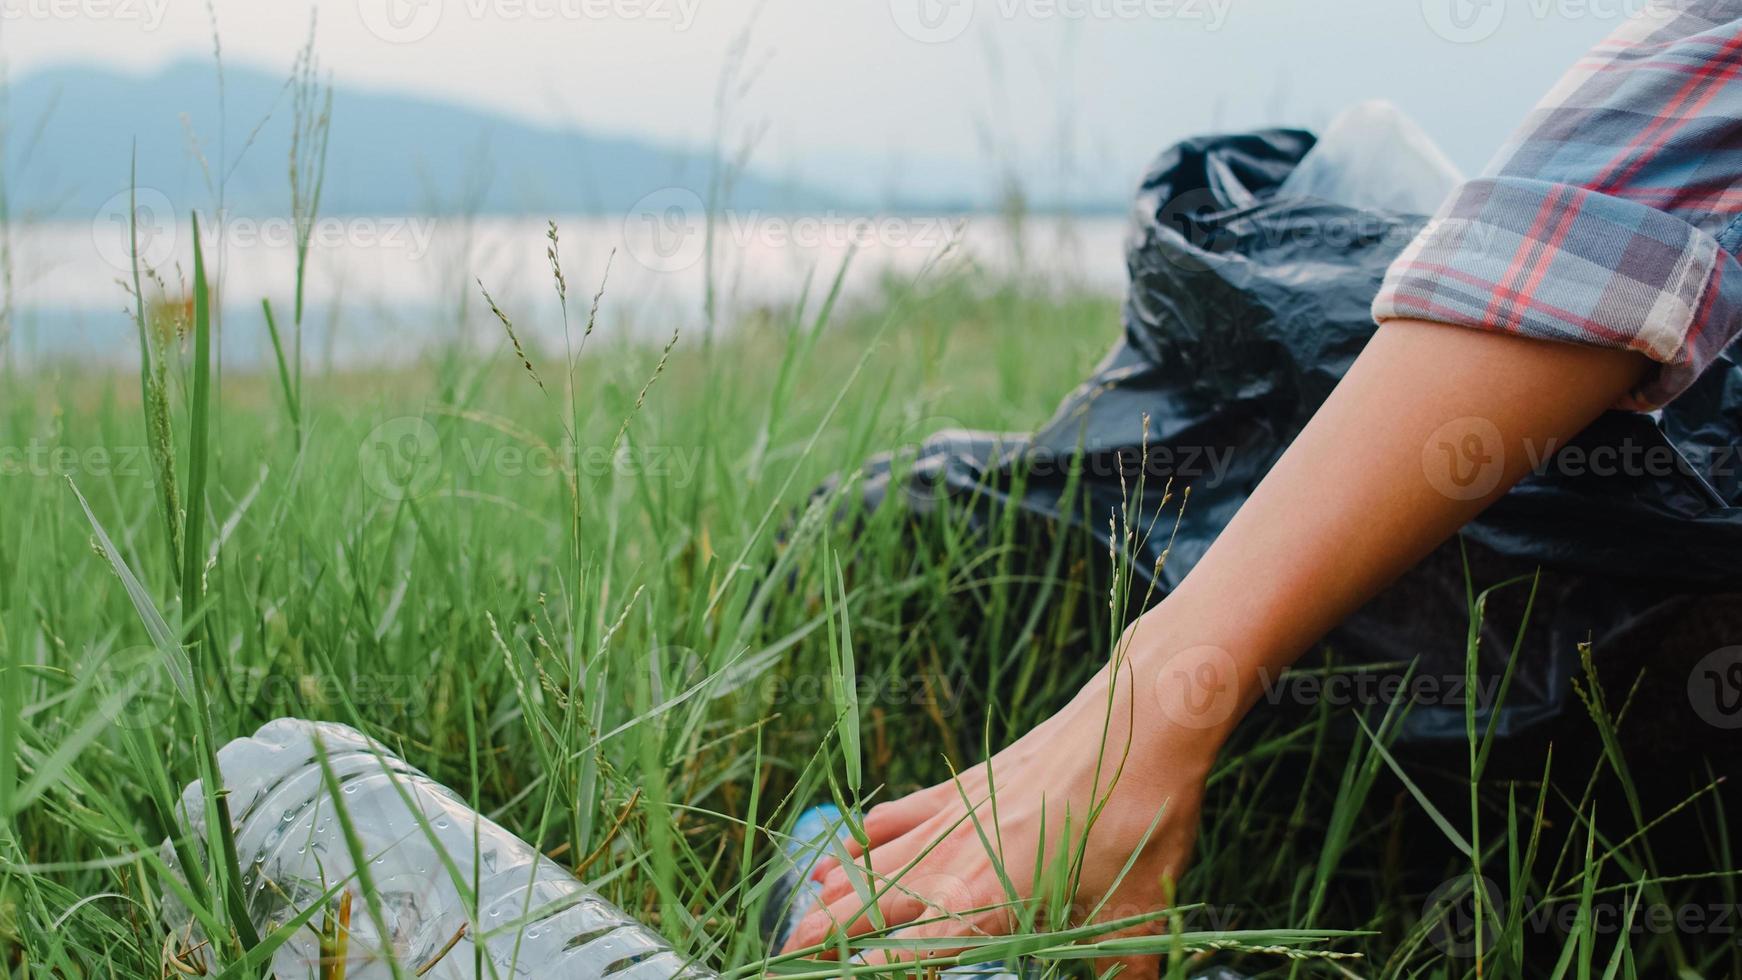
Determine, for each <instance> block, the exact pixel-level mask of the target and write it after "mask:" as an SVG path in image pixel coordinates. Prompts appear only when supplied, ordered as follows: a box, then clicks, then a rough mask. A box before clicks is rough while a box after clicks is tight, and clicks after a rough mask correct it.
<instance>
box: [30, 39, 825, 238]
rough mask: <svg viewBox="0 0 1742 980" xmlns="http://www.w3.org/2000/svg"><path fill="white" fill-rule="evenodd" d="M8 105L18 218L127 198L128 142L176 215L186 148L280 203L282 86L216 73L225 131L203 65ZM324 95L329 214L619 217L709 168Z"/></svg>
mask: <svg viewBox="0 0 1742 980" xmlns="http://www.w3.org/2000/svg"><path fill="white" fill-rule="evenodd" d="M7 96H8V97H7V100H6V101H7V106H6V111H7V115H8V118H7V119H6V128H7V133H8V139H7V140H6V151H5V152H6V155H7V160H6V167H7V170H6V175H7V180H8V183H9V187H8V192H9V195H10V201H9V203H10V205H11V209H12V213H13V215H14V216H15V217H47V218H82V217H84V216H86V215H90V214H93V213H96V212H97V211H99V210H100V209H102V208H103V207H104V206H105V204H106V203H108V202H110V201H111V199H112V198H113V196H114V195H116V194H117V193H121V192H124V191H125V190H126V189H127V187H128V161H129V157H130V155H131V154H132V153H133V148H134V146H135V145H137V150H138V153H137V156H138V161H139V176H138V184H139V186H140V187H142V188H153V189H155V190H158V191H161V192H162V193H163V194H165V195H167V196H168V197H169V198H170V200H171V201H172V202H173V203H175V204H176V205H177V206H178V207H180V206H188V205H193V206H201V207H205V206H210V204H211V202H212V200H213V195H212V192H211V191H210V189H209V188H208V185H207V178H206V176H205V174H204V171H203V168H202V166H201V164H200V163H199V162H198V160H197V159H196V157H195V155H194V153H193V152H192V146H193V145H194V144H193V140H196V139H197V141H198V145H199V147H200V152H201V153H202V154H203V155H204V156H205V158H206V159H207V160H208V161H209V162H210V166H211V169H212V170H213V171H214V173H216V172H217V171H218V170H219V163H220V159H222V160H224V161H227V167H228V169H229V175H228V177H227V180H226V188H225V197H226V206H227V207H228V208H230V209H231V210H232V211H236V212H242V213H252V214H284V213H285V212H286V211H287V209H288V206H289V205H288V199H289V181H288V178H287V176H286V172H287V168H288V161H289V153H290V131H291V106H290V99H289V95H288V93H287V92H286V91H285V87H284V79H283V78H282V77H279V76H274V75H271V74H268V73H265V72H261V71H258V70H254V69H250V68H245V67H237V66H235V65H226V66H225V72H224V108H223V114H222V115H223V120H224V121H226V122H227V123H228V125H227V127H220V125H219V122H220V113H219V102H218V86H217V83H216V77H215V71H214V68H213V66H212V64H211V63H210V62H198V61H185V62H180V63H177V64H174V65H171V66H169V67H167V68H164V69H162V70H161V71H158V72H157V73H155V74H151V75H145V76H137V75H128V74H121V73H117V72H113V71H109V70H106V69H103V68H98V67H94V66H87V67H76V68H75V67H63V68H56V69H51V70H44V71H40V72H36V73H34V74H30V75H26V76H23V77H21V78H19V79H17V80H16V81H14V83H13V84H12V85H11V88H10V91H9V92H8V93H7ZM333 101H334V105H333V114H332V137H331V143H330V150H329V154H328V161H327V173H328V177H327V182H326V185H325V191H324V197H323V201H322V208H321V210H322V211H323V213H326V214H335V215H336V214H411V213H424V212H428V211H432V210H441V211H453V210H459V209H462V208H472V209H475V210H476V211H478V212H479V213H484V214H510V213H511V214H621V213H624V212H625V211H626V210H628V209H629V208H631V207H632V206H633V205H634V204H635V202H637V201H639V200H641V199H642V198H643V197H644V196H646V195H648V194H649V193H652V192H655V191H660V190H662V189H665V188H671V187H678V188H684V189H687V190H689V191H693V192H695V193H697V194H699V195H701V196H703V197H705V196H706V195H707V188H708V178H709V173H710V161H709V160H708V158H707V156H706V155H705V154H701V153H697V152H695V151H693V150H686V149H682V148H677V147H669V146H659V145H656V144H654V143H650V142H646V141H643V140H636V139H631V138H623V137H614V136H605V135H600V134H597V133H589V132H585V131H577V130H567V129H560V128H556V127H551V126H545V125H540V124H537V123H533V122H528V121H524V120H520V119H515V118H512V117H508V116H504V115H498V114H494V113H491V112H488V111H485V110H480V109H475V108H470V107H466V106H461V105H456V104H453V103H449V102H441V101H437V100H434V99H425V98H420V97H418V96H415V95H408V94H403V93H389V92H379V91H371V90H367V89H361V88H353V87H338V88H337V89H336V90H335V92H334V99H333ZM268 117H269V118H268ZM262 119H265V120H266V122H265V123H264V125H262V124H261V120H262ZM221 128H224V129H225V133H224V137H225V139H226V141H227V145H226V146H224V147H222V148H220V146H219V138H220V129H221ZM250 139H251V140H252V141H251V142H250ZM244 144H248V145H247V147H246V150H244ZM731 203H732V205H733V206H734V207H738V208H759V209H763V210H770V211H774V210H783V211H802V210H817V209H822V208H831V207H846V206H850V204H849V203H848V202H845V201H843V200H842V199H841V198H840V197H839V196H837V195H835V194H833V193H830V192H827V191H824V190H822V189H818V188H815V187H810V186H806V185H803V184H800V183H796V182H793V181H789V180H779V179H774V178H771V177H767V176H764V175H761V174H758V173H756V172H750V173H746V174H741V175H739V176H738V178H737V179H736V181H735V182H734V186H733V192H732V198H731Z"/></svg>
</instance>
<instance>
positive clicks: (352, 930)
mask: <svg viewBox="0 0 1742 980" xmlns="http://www.w3.org/2000/svg"><path fill="white" fill-rule="evenodd" d="M317 737H318V738H319V739H320V742H321V744H322V746H323V747H324V749H325V752H326V756H327V764H328V766H329V767H330V769H331V772H332V777H333V778H332V780H331V782H330V783H329V781H328V780H326V779H325V778H324V774H323V771H322V766H321V764H320V761H319V757H318V755H317V754H316V749H315V740H316V738H317ZM218 768H219V770H220V774H221V776H222V777H223V781H224V786H225V788H226V789H227V790H228V791H229V807H230V814H231V819H232V820H233V821H234V824H235V832H236V852H237V855H238V858H239V864H240V866H241V868H242V874H243V879H242V889H243V894H244V897H245V900H246V903H247V908H248V916H249V918H250V919H252V920H253V922H254V926H255V928H256V929H257V930H258V931H259V932H260V934H261V935H262V936H265V935H268V934H269V933H271V932H272V931H273V930H276V929H277V928H278V927H279V926H282V925H284V924H285V923H286V922H288V921H291V920H292V919H294V918H296V917H297V916H298V915H299V914H301V913H302V912H303V911H304V910H306V909H308V908H309V907H310V906H318V907H320V908H319V909H318V911H316V912H315V913H314V915H313V916H312V917H311V918H309V919H308V921H307V923H306V924H305V925H304V926H302V927H301V928H299V929H297V930H296V931H295V932H294V933H293V934H292V936H291V938H290V939H289V940H288V941H287V942H286V943H285V944H284V945H283V946H282V947H280V948H279V949H278V950H277V952H276V953H275V954H274V955H273V958H272V970H273V974H274V975H275V976H276V977H278V978H280V980H304V978H308V980H321V978H324V977H328V976H344V977H346V978H348V980H390V978H392V977H393V975H394V974H393V971H392V969H391V968H390V966H389V965H388V962H387V959H386V956H385V952H386V949H387V948H388V947H389V946H390V947H391V948H392V951H393V955H394V957H395V958H396V959H397V961H398V963H399V966H400V973H401V975H402V976H418V977H425V978H430V980H462V978H464V980H472V978H474V977H491V976H495V977H499V978H510V977H537V978H539V980H596V978H599V977H604V976H610V977H611V978H612V980H707V978H712V977H715V976H716V974H714V973H713V972H711V971H708V970H704V969H700V968H698V967H696V966H693V965H691V964H689V963H686V962H685V960H684V959H683V957H681V956H680V955H679V954H678V953H676V952H674V951H673V950H672V948H671V947H670V946H669V945H668V944H667V943H666V942H665V941H664V940H663V939H661V938H660V937H659V936H658V935H657V934H656V933H654V932H653V931H652V930H651V929H648V928H647V927H645V926H643V925H641V924H640V923H638V922H636V921H635V920H634V919H631V918H630V917H629V916H628V915H627V914H626V913H625V912H623V911H622V910H621V909H618V908H617V907H616V906H614V905H612V904H611V903H610V902H607V901H605V899H603V898H601V897H600V896H599V895H598V894H597V893H595V892H594V891H593V890H592V889H590V888H588V887H587V886H586V885H585V884H583V883H581V881H580V880H578V879H577V878H575V876H574V875H572V874H570V873H569V872H568V871H567V870H566V869H564V868H563V867H561V866H560V865H558V864H557V863H556V862H554V861H552V860H550V859H549V858H547V857H545V856H544V855H543V854H540V853H539V852H538V851H537V850H536V849H535V848H533V847H532V846H531V845H529V844H527V843H526V842H525V841H522V840H521V839H519V838H518V837H516V836H514V835H513V834H511V833H509V832H508V831H507V830H504V829H503V828H502V827H500V826H498V825H497V824H496V823H494V822H493V821H491V820H490V819H489V818H487V817H484V816H481V815H479V814H478V813H476V812H474V811H473V810H472V809H471V807H469V806H467V805H466V804H465V802H464V801H462V800H461V799H460V798H459V797H458V796H457V795H455V794H454V793H453V792H452V791H451V790H449V789H447V788H446V787H444V786H441V785H440V784H438V783H436V782H435V781H434V780H432V779H430V778H429V777H428V776H425V775H424V774H423V773H421V772H418V771H417V770H416V769H413V768H412V767H411V766H410V765H409V764H407V763H406V762H405V761H404V760H403V759H400V758H399V757H398V756H396V755H394V754H393V753H392V752H391V751H389V750H388V749H386V748H385V747H384V746H382V745H380V743H377V742H373V741H371V740H370V739H368V738H367V737H366V736H364V735H363V734H362V733H361V732H358V731H356V730H355V729H352V728H347V727H345V726H344V725H337V724H330V723H323V722H310V721H300V720H297V719H293V718H280V719H278V720H276V721H271V722H268V723H266V724H265V725H263V726H261V728H260V730H259V731H257V732H255V733H254V737H252V738H242V739H237V740H235V741H233V742H231V743H229V744H228V745H226V746H224V747H223V748H222V749H221V750H220V751H219V752H218ZM329 785H336V786H338V787H339V794H338V797H337V798H336V799H335V797H334V795H333V794H332V793H330V792H329V791H328V786H329ZM341 805H342V807H343V809H344V813H345V815H346V817H347V819H348V822H349V823H350V825H351V828H352V832H353V833H354V834H355V835H356V837H357V839H358V842H359V843H360V845H361V846H360V848H353V847H352V846H350V845H349V844H348V842H347V835H346V831H345V828H344V826H343V824H342V823H341V819H340V814H339V810H340V806H341ZM181 810H182V813H181V814H180V816H181V817H182V820H183V822H184V824H185V825H186V826H187V827H188V828H189V829H190V830H191V831H192V832H193V835H194V837H195V838H196V839H203V837H204V824H205V803H204V797H203V788H202V786H201V785H200V783H199V782H198V781H196V782H194V783H193V784H192V785H190V786H188V787H187V789H186V791H185V792H183V793H182V799H181ZM163 853H164V856H165V858H166V860H168V861H169V862H170V863H171V866H172V867H173V866H175V858H174V854H173V852H172V850H171V848H170V846H169V844H168V843H165V844H164V847H163ZM353 853H361V854H363V855H365V856H366V857H367V865H366V868H365V869H363V870H364V871H365V872H366V874H367V877H368V880H369V882H370V883H371V884H372V886H373V887H372V889H371V890H372V891H373V893H374V894H375V896H376V901H375V902H374V903H373V906H372V905H371V903H370V902H369V901H368V900H367V899H366V898H365V897H364V895H363V893H362V890H361V889H360V887H359V879H360V877H361V875H359V873H358V871H359V869H358V867H357V865H356V863H355V861H354V860H353V858H352V855H353ZM444 853H445V855H446V856H445V858H444V857H443V855H444ZM456 879H457V880H458V881H460V882H463V883H464V887H465V890H466V891H473V890H474V889H475V891H476V894H477V902H476V909H477V914H476V917H475V918H474V917H473V916H472V915H471V914H469V912H468V910H469V909H470V908H471V907H472V903H470V902H468V901H467V900H466V899H465V898H463V897H462V891H461V888H460V887H458V886H456V883H455V882H456ZM165 916H166V919H167V920H168V922H169V925H170V927H171V928H172V929H173V930H174V931H175V936H174V937H173V940H172V941H173V942H174V944H176V945H177V946H179V947H180V948H181V949H182V950H184V951H193V952H191V953H190V954H188V955H192V956H198V955H199V954H198V953H197V950H199V949H200V948H201V947H202V942H203V939H202V937H201V936H200V935H199V933H198V930H197V928H196V927H195V926H193V925H192V924H191V922H192V916H191V914H190V913H189V912H188V910H187V909H186V908H185V907H183V906H182V905H181V904H180V903H178V902H175V901H173V900H171V901H169V902H168V903H167V904H166V911H165ZM347 921H348V924H349V928H348V929H341V928H340V924H341V923H345V922H347ZM340 960H342V961H343V963H344V964H345V969H344V970H343V972H342V973H340V972H338V971H337V970H335V969H332V968H331V967H332V965H334V964H336V961H340ZM323 962H325V963H327V964H329V967H328V968H327V969H325V970H323V968H322V966H323Z"/></svg>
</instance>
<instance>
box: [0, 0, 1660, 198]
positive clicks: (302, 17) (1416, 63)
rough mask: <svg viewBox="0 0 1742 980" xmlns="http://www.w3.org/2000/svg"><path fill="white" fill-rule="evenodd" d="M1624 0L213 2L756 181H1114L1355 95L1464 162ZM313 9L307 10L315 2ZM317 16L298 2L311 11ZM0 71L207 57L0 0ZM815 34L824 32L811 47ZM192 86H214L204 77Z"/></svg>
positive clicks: (376, 80) (1086, 187)
mask: <svg viewBox="0 0 1742 980" xmlns="http://www.w3.org/2000/svg"><path fill="white" fill-rule="evenodd" d="M1636 6H1637V3H1636V2H1634V0H1408V2H1405V3H1397V2H1395V0H1359V2H1351V3H1347V4H1344V5H1342V6H1340V7H1339V8H1338V9H1336V10H1329V11H1323V10H1311V9H1302V8H1301V7H1299V6H1298V5H1291V4H1288V3H1286V2H1284V0H978V2H974V0H866V2H859V3H853V4H842V5H833V6H830V7H828V8H824V5H821V4H805V3H802V2H800V0H767V2H763V3H750V2H721V0H355V2H346V3H329V4H325V5H317V4H312V3H306V2H298V0H292V2H286V3H280V4H270V5H259V6H250V7H243V6H242V5H240V4H237V3H235V2H233V0H230V2H226V0H213V3H212V4H211V5H210V11H211V13H212V14H215V23H216V34H217V39H218V44H219V45H220V46H221V50H222V55H223V59H224V61H225V63H226V65H227V66H231V67H242V66H247V67H253V68H258V69H260V70H263V71H268V72H273V73H279V74H282V73H284V72H287V71H288V70H289V67H290V65H291V62H292V59H293V58H294V56H295V53H296V51H297V50H298V49H299V48H300V47H301V46H302V44H303V43H304V41H305V39H306V37H307V35H308V30H309V27H310V23H311V19H312V20H313V21H314V23H315V49H316V52H317V54H318V56H319V58H320V61H321V65H322V67H323V68H324V69H326V70H328V71H330V72H331V75H332V78H333V80H334V82H335V83H336V84H338V85H341V86H345V87H352V88H356V89H359V90H370V91H377V92H386V93H405V94H413V95H417V96H419V97H423V98H430V99H438V100H443V101H449V102H453V103H456V104H459V105H462V106H466V107H471V108H477V109H483V110H487V111H489V112H492V113H497V114H501V115H502V116H504V117H506V118H511V119H516V120H523V121H527V122H531V123H535V124H539V125H545V126H558V127H567V128H577V129H580V130H584V131H586V132H588V133H598V134H604V135H611V136H621V137H628V138H634V139H641V140H648V141H653V142H657V143H659V144H661V145H664V146H669V147H675V148H687V149H695V148H700V147H706V146H709V145H711V144H712V143H713V142H714V141H715V140H716V138H717V137H718V138H720V139H721V140H722V141H723V142H724V143H725V144H726V145H727V146H728V148H729V149H730V150H732V151H733V152H739V151H747V155H748V159H749V161H750V163H751V164H752V165H753V166H755V167H757V168H759V169H760V170H761V171H762V172H764V173H767V174H771V175H774V176H778V177H787V178H793V179H798V180H807V181H811V182H814V183H819V184H823V185H826V186H831V187H840V188H847V189H852V190H854V191H856V192H858V193H859V194H860V195H861V196H864V197H876V196H878V195H880V194H883V195H887V193H888V192H889V190H890V189H891V188H899V189H901V190H902V191H904V192H907V193H911V194H916V195H928V194H930V195H949V194H954V193H959V192H960V191H961V190H962V189H963V188H974V187H984V186H986V185H987V184H988V183H990V182H993V181H997V180H1003V179H1005V178H1007V177H1009V178H1015V179H1016V180H1018V181H1020V182H1021V183H1023V184H1024V185H1025V186H1027V187H1029V188H1031V189H1033V190H1034V191H1035V192H1036V193H1037V194H1039V195H1040V196H1052V197H1056V198H1065V199H1069V198H1079V199H1096V200H1105V199H1109V198H1116V197H1118V196H1120V195H1122V194H1123V193H1124V192H1125V190H1126V189H1127V188H1128V187H1129V186H1130V183H1131V181H1132V180H1134V179H1135V177H1136V176H1137V175H1138V174H1139V173H1140V172H1141V168H1142V166H1143V164H1144V163H1145V162H1146V161H1147V160H1148V159H1149V158H1150V157H1151V156H1152V155H1153V154H1154V153H1155V152H1156V151H1157V150H1159V149H1160V148H1162V147H1163V146H1165V145H1166V144H1167V143H1169V142H1171V141H1173V140H1176V139H1178V138H1180V137H1183V136H1186V135H1190V134H1192V133H1196V132H1203V131H1207V130H1216V129H1221V130H1226V129H1243V128H1253V127H1257V126H1262V125H1276V124H1294V125H1308V126H1312V125H1316V124H1321V123H1323V122H1324V121H1325V120H1326V119H1328V118H1329V117H1330V116H1331V115H1332V114H1333V113H1334V112H1335V111H1336V110H1337V109H1339V108H1341V107H1342V106H1344V105H1347V104H1349V103H1351V102H1354V101H1358V100H1361V99H1364V98H1372V97H1380V98H1387V99H1390V100H1392V101H1394V102H1396V103H1398V104H1399V105H1400V106H1401V107H1402V108H1403V109H1404V110H1405V111H1406V112H1408V113H1410V114H1411V115H1412V116H1414V117H1415V118H1417V119H1418V120H1419V121H1420V122H1421V124H1422V125H1423V127H1424V128H1425V129H1426V130H1427V131H1428V132H1429V133H1430V134H1432V136H1433V137H1434V138H1435V139H1436V140H1438V141H1439V142H1440V143H1441V144H1442V145H1443V146H1444V147H1445V149H1446V151H1447V153H1448V154H1449V155H1450V156H1451V157H1452V159H1453V160H1454V161H1455V162H1456V163H1457V164H1458V165H1459V166H1461V167H1462V168H1464V169H1465V170H1466V171H1472V172H1473V171H1476V170H1479V169H1480V168H1481V166H1482V165H1483V163H1484V162H1485V160H1486V158H1487V156H1488V155H1489V153H1490V152H1491V150H1492V149H1493V148H1494V147H1495V146H1496V145H1497V144H1498V142H1499V141H1500V139H1501V138H1503V136H1504V135H1505V133H1506V132H1507V131H1508V130H1509V129H1510V128H1511V127H1512V126H1513V125H1514V124H1515V123H1516V122H1517V121H1518V119H1519V118H1520V117H1521V116H1522V114H1523V113H1524V112H1525V111H1526V110H1527V109H1528V107H1529V106H1530V105H1531V104H1532V103H1533V102H1534V101H1535V100H1536V99H1537V97H1538V96H1539V95H1540V94H1541V93H1542V91H1544V90H1546V88H1547V87H1548V86H1549V85H1550V84H1551V83H1552V82H1553V80H1554V79H1555V78H1556V77H1557V76H1558V74H1559V73H1560V72H1561V71H1562V70H1564V68H1565V67H1566V66H1567V65H1569V64H1570V63H1571V62H1572V60H1573V59H1574V58H1576V57H1577V56H1578V54H1579V53H1580V52H1582V51H1583V50H1584V49H1585V48H1586V47H1588V46H1589V45H1590V44H1591V43H1592V42H1593V41H1595V40H1596V39H1598V38H1599V37H1601V36H1602V35H1603V34H1605V33H1607V32H1608V30H1610V29H1611V28H1612V27H1613V26H1614V24H1615V23H1616V21H1617V19H1618V18H1619V17H1620V16H1621V15H1622V14H1624V13H1625V12H1627V11H1628V10H1630V9H1632V8H1633V7H1636ZM317 8H318V11H317ZM317 13H318V16H317ZM0 15H3V16H0V54H3V55H4V56H5V58H6V59H7V62H8V65H9V73H10V75H11V77H12V79H13V80H14V81H16V80H18V79H20V78H23V77H25V76H28V75H30V74H32V73H34V72H37V71H41V70H46V69H49V68H56V67H59V68H64V67H67V66H75V67H76V66H79V65H101V66H103V67H104V68H106V69H110V70H126V71H131V72H151V71H154V70H157V69H160V68H162V67H164V66H167V65H169V64H171V63H174V62H177V61H181V60H184V59H188V58H201V59H207V60H209V59H211V57H212V54H213V47H214V41H213V21H212V19H211V18H210V17H209V16H208V5H207V3H206V2H205V0H3V2H0ZM817 38H828V39H830V43H825V44H819V43H817V41H816V39H817ZM213 92H214V97H215V92H216V86H215V85H214V86H213Z"/></svg>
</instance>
